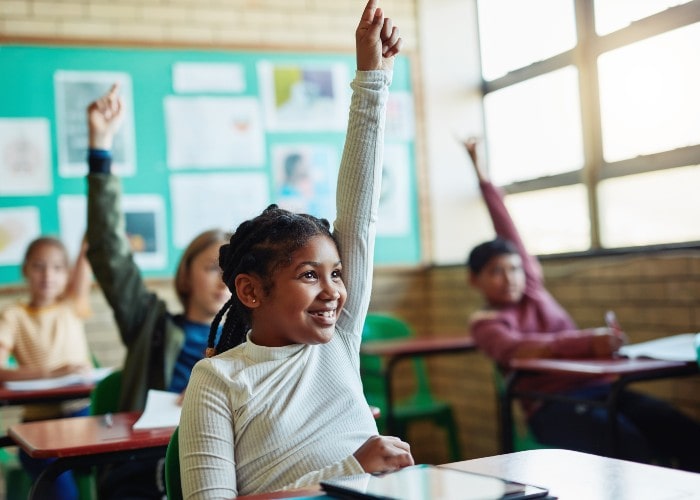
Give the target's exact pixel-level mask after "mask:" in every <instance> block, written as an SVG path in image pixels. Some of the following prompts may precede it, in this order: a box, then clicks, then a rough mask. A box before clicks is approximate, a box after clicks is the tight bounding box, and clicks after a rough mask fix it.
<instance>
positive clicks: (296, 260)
mask: <svg viewBox="0 0 700 500" xmlns="http://www.w3.org/2000/svg"><path fill="white" fill-rule="evenodd" d="M346 299H347V291H346V290H345V284H344V283H343V277H342V266H341V264H340V256H339V255H338V248H337V247H336V245H335V242H334V241H333V240H332V239H330V238H329V237H328V236H315V237H313V238H311V239H310V240H309V242H308V243H307V244H306V245H305V246H304V247H302V248H300V249H299V250H297V251H296V252H294V253H293V254H292V258H291V264H290V265H288V266H285V267H282V268H280V269H278V270H277V271H276V272H275V274H274V276H273V279H272V289H271V290H270V292H269V294H267V295H264V296H262V297H258V298H257V299H256V300H257V302H259V305H258V307H256V308H255V309H253V313H252V319H253V320H252V322H253V332H252V336H251V339H252V340H253V342H255V343H256V344H258V345H264V346H268V347H280V346H285V345H291V344H311V345H313V344H325V343H326V342H328V341H329V340H330V339H331V337H332V336H333V333H334V331H335V323H336V321H337V319H338V316H339V315H340V311H341V310H342V309H343V305H345V300H346Z"/></svg>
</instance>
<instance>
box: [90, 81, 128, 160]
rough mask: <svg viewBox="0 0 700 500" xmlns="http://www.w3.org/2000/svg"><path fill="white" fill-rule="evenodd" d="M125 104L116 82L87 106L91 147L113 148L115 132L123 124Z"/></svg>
mask: <svg viewBox="0 0 700 500" xmlns="http://www.w3.org/2000/svg"><path fill="white" fill-rule="evenodd" d="M123 111H124V106H123V103H122V98H121V96H120V95H119V84H118V83H115V84H114V85H112V87H111V88H110V89H109V92H107V93H106V94H105V95H103V96H102V97H100V98H99V99H97V100H96V101H93V102H91V103H90V105H89V106H88V108H87V115H88V129H89V140H90V144H89V146H90V148H91V149H112V142H113V140H114V134H116V133H117V130H119V127H120V125H121V121H122V116H123Z"/></svg>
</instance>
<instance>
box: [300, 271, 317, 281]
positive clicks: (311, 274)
mask: <svg viewBox="0 0 700 500" xmlns="http://www.w3.org/2000/svg"><path fill="white" fill-rule="evenodd" d="M301 276H302V278H305V279H307V280H313V279H316V271H306V272H305V273H303V274H302V275H301Z"/></svg>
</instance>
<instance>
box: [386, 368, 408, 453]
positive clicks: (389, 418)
mask: <svg viewBox="0 0 700 500" xmlns="http://www.w3.org/2000/svg"><path fill="white" fill-rule="evenodd" d="M398 359H399V358H397V357H391V358H389V360H388V361H387V365H386V372H385V375H384V380H385V381H386V384H385V389H386V395H385V397H386V433H387V434H388V435H390V436H394V435H396V434H395V433H396V422H394V386H393V380H394V367H395V366H396V362H397V361H398ZM397 437H400V438H401V439H404V438H405V436H397Z"/></svg>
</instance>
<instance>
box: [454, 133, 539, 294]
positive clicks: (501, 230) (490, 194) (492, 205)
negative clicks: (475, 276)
mask: <svg viewBox="0 0 700 500" xmlns="http://www.w3.org/2000/svg"><path fill="white" fill-rule="evenodd" d="M463 145H464V148H465V150H466V151H467V154H468V155H469V158H470V160H471V163H472V166H473V168H474V173H475V174H476V177H477V180H478V181H479V189H480V190H481V195H482V197H483V199H484V203H485V204H486V208H487V209H488V211H489V215H490V217H491V223H492V224H493V228H494V230H495V231H496V234H497V235H498V236H500V237H501V238H503V239H506V240H509V241H511V242H512V243H513V244H514V245H515V246H516V247H517V249H518V253H519V254H520V257H521V258H522V261H523V269H524V271H525V276H526V277H527V280H528V286H537V285H541V284H542V268H541V266H540V264H539V262H538V261H537V259H536V258H535V257H534V256H532V255H530V254H529V253H528V251H527V249H526V248H525V244H524V243H523V241H522V238H521V237H520V233H519V232H518V228H517V227H516V226H515V222H514V221H513V218H512V217H511V216H510V213H509V212H508V209H507V208H506V205H505V202H504V200H503V192H502V191H501V190H500V189H498V188H497V187H496V186H494V185H493V183H492V182H491V180H490V179H489V177H488V175H487V174H486V171H485V169H484V167H483V165H482V164H481V161H480V158H479V155H478V146H479V141H478V139H476V138H474V137H470V138H469V139H467V140H465V141H464V142H463Z"/></svg>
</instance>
